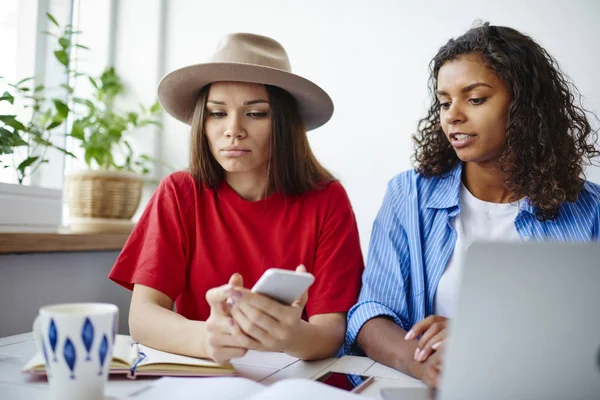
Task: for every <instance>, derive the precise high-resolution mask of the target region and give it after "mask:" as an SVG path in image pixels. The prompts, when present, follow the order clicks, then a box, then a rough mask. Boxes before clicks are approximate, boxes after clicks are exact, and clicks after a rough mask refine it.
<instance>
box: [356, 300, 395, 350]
mask: <svg viewBox="0 0 600 400" xmlns="http://www.w3.org/2000/svg"><path fill="white" fill-rule="evenodd" d="M382 316H383V317H390V318H392V319H393V320H394V322H395V323H396V324H397V325H398V326H400V327H401V328H402V329H404V330H406V328H405V323H404V321H402V319H401V318H400V317H398V315H397V314H396V313H395V312H394V311H392V310H391V309H389V308H388V307H386V306H384V305H383V304H381V303H376V302H373V301H369V302H362V303H359V304H357V305H355V306H354V307H352V309H351V310H350V312H349V313H348V329H347V331H346V340H345V342H344V354H348V355H358V354H360V355H362V354H363V353H362V350H360V349H359V347H358V346H357V345H355V343H356V338H357V336H358V333H359V332H360V330H361V328H362V327H363V325H364V324H365V323H366V322H367V321H368V320H370V319H373V318H376V317H382Z"/></svg>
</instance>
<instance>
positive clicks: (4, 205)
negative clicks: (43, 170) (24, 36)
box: [0, 14, 85, 232]
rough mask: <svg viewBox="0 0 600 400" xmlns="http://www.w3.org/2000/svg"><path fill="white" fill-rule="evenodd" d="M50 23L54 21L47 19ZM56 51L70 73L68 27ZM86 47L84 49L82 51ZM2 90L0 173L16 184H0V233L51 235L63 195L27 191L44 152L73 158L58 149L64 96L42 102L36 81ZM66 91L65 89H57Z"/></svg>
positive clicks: (42, 91) (66, 109)
mask: <svg viewBox="0 0 600 400" xmlns="http://www.w3.org/2000/svg"><path fill="white" fill-rule="evenodd" d="M48 19H49V20H50V21H51V22H52V23H53V24H56V26H57V27H58V23H56V20H55V19H54V18H53V17H52V16H51V15H50V14H48ZM58 28H59V30H58V33H55V34H52V36H54V37H55V38H56V42H57V50H56V51H55V52H54V57H55V58H56V60H57V61H58V62H60V63H61V64H63V65H64V66H65V68H66V69H67V70H69V63H70V57H69V54H70V53H71V50H72V49H73V47H74V46H79V45H74V44H73V41H72V38H73V36H74V35H76V34H77V32H75V31H73V30H72V29H71V26H70V25H67V26H65V27H64V28H63V29H60V27H58ZM80 47H85V46H80ZM0 79H1V83H2V84H3V86H5V87H6V90H5V91H4V92H3V94H2V95H1V96H0V104H3V105H4V106H8V107H6V108H8V109H9V113H6V114H0V157H1V158H0V168H1V169H3V170H5V169H9V170H12V171H14V176H15V177H16V180H17V182H18V184H11V183H1V182H0V231H5V232H6V231H10V232H15V231H29V232H31V231H35V232H55V231H57V230H58V228H59V226H60V224H61V220H62V191H61V190H60V189H53V188H43V187H36V186H28V185H25V183H26V180H27V178H28V177H29V176H31V175H32V174H34V173H35V172H36V171H37V170H38V169H39V168H40V167H41V166H42V165H43V164H46V163H48V162H49V157H48V150H50V149H54V150H58V151H60V152H63V153H65V154H67V155H69V156H73V154H72V153H70V152H68V151H67V150H65V149H64V148H63V147H62V146H60V145H57V144H56V142H57V139H59V140H58V141H59V142H64V132H65V122H66V121H67V118H68V116H69V114H70V109H69V107H68V106H67V103H66V102H65V97H66V96H64V93H65V92H64V90H61V91H60V93H61V94H63V96H62V97H61V96H54V97H47V96H46V90H45V89H46V88H45V87H44V85H42V84H36V83H35V79H34V77H28V78H25V79H22V80H20V81H19V82H16V83H10V82H7V81H5V80H4V79H3V78H0ZM61 86H62V87H63V89H66V88H69V86H68V83H65V84H63V85H61Z"/></svg>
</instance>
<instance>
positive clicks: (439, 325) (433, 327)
mask: <svg viewBox="0 0 600 400" xmlns="http://www.w3.org/2000/svg"><path fill="white" fill-rule="evenodd" d="M447 326H448V318H445V317H440V316H438V315H430V316H429V317H427V318H425V319H423V320H421V321H419V322H418V323H416V324H415V325H414V326H413V327H412V329H411V330H410V331H408V333H407V334H406V336H405V338H404V339H406V340H412V339H416V338H418V337H419V335H423V336H421V339H419V345H418V347H417V350H416V351H415V361H420V362H424V361H425V360H427V358H428V357H429V356H430V355H431V354H432V353H433V352H434V351H436V350H437V349H438V348H439V347H440V346H441V345H442V343H443V342H444V340H445V339H446V336H448V329H447Z"/></svg>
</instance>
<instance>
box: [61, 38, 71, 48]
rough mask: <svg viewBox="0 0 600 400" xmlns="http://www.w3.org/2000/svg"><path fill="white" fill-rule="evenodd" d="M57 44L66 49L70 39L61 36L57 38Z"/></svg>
mask: <svg viewBox="0 0 600 400" xmlns="http://www.w3.org/2000/svg"><path fill="white" fill-rule="evenodd" d="M58 44H60V47H62V48H63V49H67V48H69V46H70V45H71V41H70V40H69V39H67V38H65V37H61V38H60V39H58Z"/></svg>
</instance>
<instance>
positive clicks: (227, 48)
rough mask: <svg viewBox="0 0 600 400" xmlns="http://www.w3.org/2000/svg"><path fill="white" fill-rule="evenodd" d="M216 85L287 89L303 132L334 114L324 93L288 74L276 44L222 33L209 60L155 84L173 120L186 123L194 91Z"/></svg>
mask: <svg viewBox="0 0 600 400" xmlns="http://www.w3.org/2000/svg"><path fill="white" fill-rule="evenodd" d="M219 81H231V82H253V83H261V84H265V85H272V86H277V87H280V88H282V89H284V90H286V91H287V92H288V93H290V94H291V95H292V96H293V97H294V98H295V99H296V102H297V103H298V108H299V111H300V115H301V116H302V119H303V121H304V125H305V127H306V130H311V129H315V128H318V127H319V126H321V125H323V124H324V123H326V122H327V121H329V119H330V118H331V115H332V114H333V102H332V101H331V98H330V97H329V95H328V94H327V93H326V92H325V91H324V90H323V89H321V88H320V87H319V86H317V85H316V84H314V83H312V82H311V81H309V80H308V79H305V78H303V77H301V76H299V75H296V74H293V73H292V68H291V66H290V60H289V58H288V56H287V53H286V51H285V49H284V48H283V46H282V45H281V44H280V43H279V42H277V41H275V40H273V39H271V38H268V37H266V36H260V35H254V34H250V33H232V34H229V35H226V36H225V37H224V38H223V39H221V41H220V42H219V45H218V46H217V50H216V51H215V53H214V54H213V55H212V57H210V59H209V61H208V62H206V63H202V64H195V65H190V66H188V67H184V68H180V69H178V70H175V71H173V72H171V73H169V74H168V75H166V76H165V77H164V78H163V79H162V80H161V82H160V84H159V85H158V100H159V101H160V104H161V105H162V106H163V108H164V109H165V110H166V111H167V112H168V113H169V114H171V115H172V116H173V117H175V118H177V119H178V120H180V121H182V122H185V123H187V124H191V118H192V115H193V112H194V108H195V106H196V100H197V98H198V92H199V91H200V89H202V87H204V86H206V85H208V84H209V83H212V82H219Z"/></svg>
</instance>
